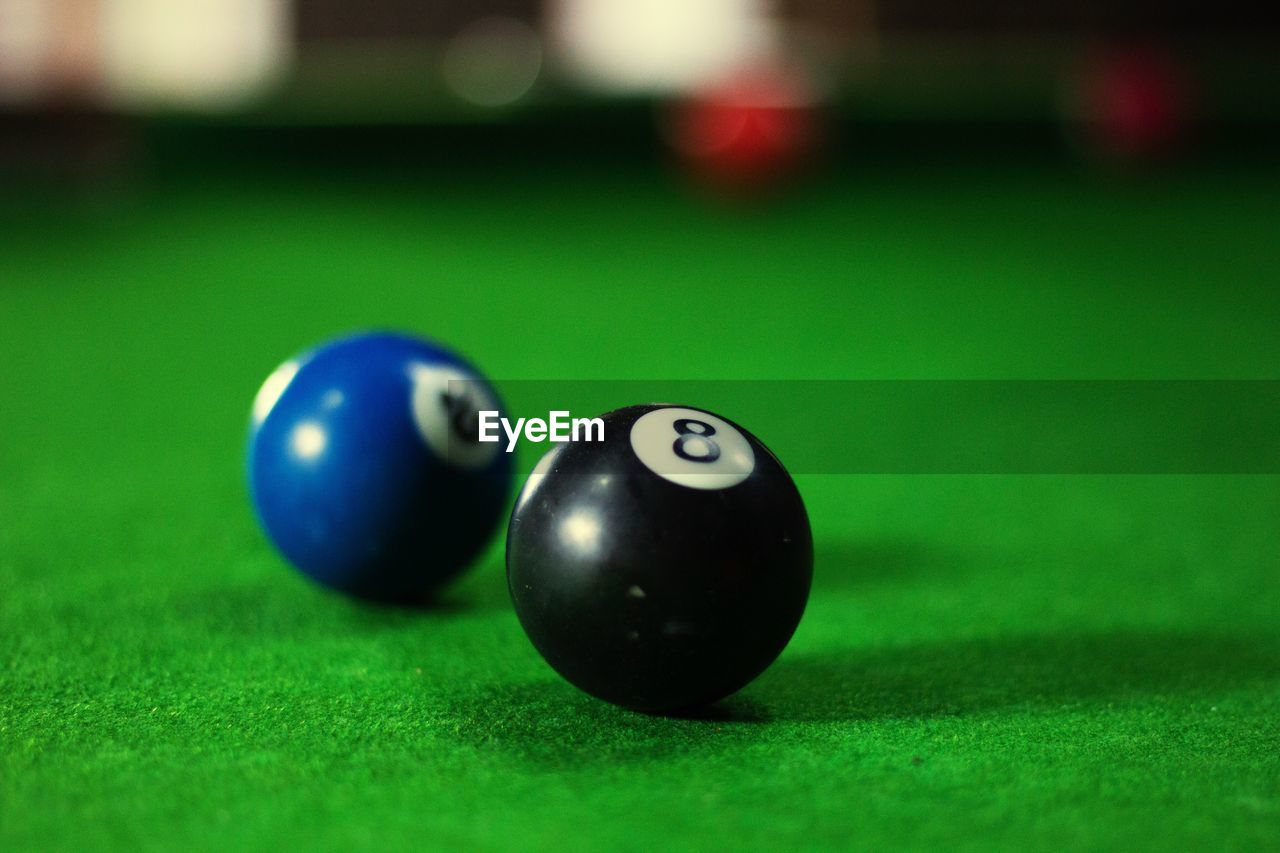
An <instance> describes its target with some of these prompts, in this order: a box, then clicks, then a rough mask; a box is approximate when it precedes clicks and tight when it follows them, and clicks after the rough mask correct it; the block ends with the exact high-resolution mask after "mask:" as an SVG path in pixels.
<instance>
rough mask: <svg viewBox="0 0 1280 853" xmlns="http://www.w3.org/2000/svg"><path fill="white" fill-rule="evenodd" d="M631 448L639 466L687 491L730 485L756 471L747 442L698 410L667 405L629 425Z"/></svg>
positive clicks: (709, 415) (725, 424) (727, 426)
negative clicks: (642, 465)
mask: <svg viewBox="0 0 1280 853" xmlns="http://www.w3.org/2000/svg"><path fill="white" fill-rule="evenodd" d="M631 449H632V451H633V452H634V453H635V454H636V458H638V459H639V460H640V461H641V462H643V463H644V465H645V467H646V468H648V469H649V470H650V471H652V472H653V473H655V474H657V475H658V476H659V477H662V478H663V479H664V480H669V481H671V482H672V483H675V484H677V485H680V486H687V487H689V488H691V489H727V488H729V487H730V486H736V485H737V484H738V483H741V482H742V481H743V480H745V479H747V477H750V476H751V472H752V471H754V470H755V467H756V455H755V451H753V450H752V449H751V443H750V442H748V441H747V439H746V437H745V436H744V435H743V434H742V433H741V432H739V431H738V429H737V428H736V427H734V426H733V425H732V424H730V423H729V422H727V421H725V420H722V419H721V418H717V417H716V416H715V415H713V414H710V413H708V412H703V411H699V410H698V409H685V408H680V407H676V406H671V407H668V408H664V409H654V410H653V411H652V412H646V413H645V414H643V415H641V416H640V417H639V418H638V419H637V420H636V422H635V423H634V424H632V425H631Z"/></svg>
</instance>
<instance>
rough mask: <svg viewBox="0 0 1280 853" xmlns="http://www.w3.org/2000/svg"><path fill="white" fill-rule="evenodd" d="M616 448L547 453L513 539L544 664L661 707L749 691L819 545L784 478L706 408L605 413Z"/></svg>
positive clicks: (520, 584)
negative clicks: (814, 545)
mask: <svg viewBox="0 0 1280 853" xmlns="http://www.w3.org/2000/svg"><path fill="white" fill-rule="evenodd" d="M603 421H604V440H603V441H586V440H578V441H574V442H571V443H568V444H563V445H561V446H559V447H557V448H556V449H554V450H552V451H551V452H549V453H548V454H547V455H546V456H544V457H543V458H542V460H541V461H540V462H539V463H538V465H537V467H536V468H535V469H534V471H533V473H531V474H530V476H529V480H528V482H527V483H526V484H525V487H524V490H523V491H522V492H521V494H520V497H519V498H518V500H517V502H516V506H515V509H514V511H513V512H512V515H511V525H510V529H509V530H508V534H507V583H508V585H509V587H510V590H511V598H512V600H513V601H514V603H515V609H516V614H517V615H518V616H519V618H520V623H521V625H522V626H523V627H524V629H525V632H526V633H528V635H529V638H530V639H531V640H532V641H533V644H534V646H535V647H537V649H538V651H539V652H540V653H541V654H542V656H543V657H544V658H546V660H547V662H548V663H549V664H551V666H552V667H553V668H554V669H555V670H556V671H557V672H559V673H560V674H561V675H562V676H564V677H565V678H566V679H568V680H569V681H570V682H571V683H573V684H574V685H576V686H578V687H579V688H581V689H582V690H585V691H586V692H587V693H590V694H592V695H594V696H597V697H599V698H601V699H604V700H606V701H609V702H613V703H615V704H618V705H622V706H625V707H628V708H634V709H637V710H642V711H649V712H670V711H680V710H687V709H692V708H696V707H698V706H701V705H706V704H709V703H712V702H715V701H717V700H719V699H722V698H724V697H725V696H728V695H729V694H730V693H733V692H735V691H737V690H738V689H740V688H742V687H743V686H745V685H746V684H747V683H748V682H750V681H751V680H752V679H754V678H755V677H756V676H757V675H759V674H760V673H761V672H763V671H764V670H765V668H766V667H768V666H769V664H771V663H772V662H773V660H774V659H775V658H776V657H777V656H778V654H779V653H781V651H782V649H783V648H784V647H785V646H786V644H787V641H788V640H790V639H791V635H792V633H793V632H794V631H795V629H796V625H797V624H799V622H800V616H801V615H802V614H803V612H804V607H805V603H806V601H807V600H808V597H809V585H810V581H811V580H812V576H813V536H812V534H811V532H810V529H809V518H808V515H807V514H806V513H805V508H804V502H803V501H802V500H801V498H800V493H799V491H798V490H797V489H796V485H795V483H794V482H793V481H792V479H791V476H790V475H789V474H788V473H787V471H786V469H784V468H783V467H782V464H781V463H780V462H779V461H778V460H777V458H776V457H775V456H774V455H773V454H772V453H770V452H769V449H768V448H766V447H765V446H764V444H762V443H761V442H760V441H759V439H757V438H756V437H755V436H753V435H752V434H751V433H749V432H747V431H746V430H744V429H743V428H741V427H739V426H737V425H736V424H734V423H733V422H731V421H729V420H727V419H725V418H722V417H720V416H718V415H714V414H712V413H710V412H707V411H704V410H702V409H693V408H688V407H681V406H667V405H646V406H630V407H627V408H624V409H618V410H616V411H613V412H609V413H608V414H606V415H604V416H603Z"/></svg>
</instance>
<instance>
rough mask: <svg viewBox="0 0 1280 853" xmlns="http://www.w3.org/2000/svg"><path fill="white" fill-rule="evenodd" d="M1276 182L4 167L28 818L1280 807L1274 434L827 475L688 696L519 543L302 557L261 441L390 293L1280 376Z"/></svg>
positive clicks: (647, 836) (941, 835) (577, 336)
mask: <svg viewBox="0 0 1280 853" xmlns="http://www.w3.org/2000/svg"><path fill="white" fill-rule="evenodd" d="M1278 197H1280V172H1277V171H1276V170H1274V169H1270V170H1267V169H1256V168H1255V169H1243V168H1242V169H1239V170H1235V171H1230V170H1221V169H1218V170H1211V169H1207V168H1194V167H1193V168H1191V169H1189V170H1188V171H1185V172H1182V173H1177V174H1171V175H1165V176H1162V177H1160V178H1156V179H1151V180H1139V181H1112V180H1106V179H1099V178H1097V177H1088V176H1083V175H1082V174H1081V173H1080V172H1079V171H1078V170H1077V169H1074V168H1068V167H1065V166H1061V165H1039V166H1037V165H1034V164H1031V165H1027V164H1024V165H1022V166H1019V167H1017V168H1013V169H1009V168H996V167H987V168H982V169H971V170H956V169H949V170H948V169H941V168H937V169H933V170H929V169H919V170H915V169H907V168H901V169H898V170H896V171H893V172H892V173H890V174H886V175H881V176H874V175H872V174H870V173H850V174H837V175H835V176H833V177H831V178H830V179H829V180H828V181H826V182H825V183H823V184H821V185H817V186H812V187H810V188H808V189H807V190H805V191H803V192H801V193H799V194H798V195H796V196H794V197H792V198H789V199H785V200H783V201H781V202H780V203H778V204H776V205H773V206H771V207H766V208H764V209H762V210H756V211H740V210H725V209H722V208H720V207H718V206H716V205H714V204H706V203H703V202H701V201H699V200H698V199H697V198H694V197H691V196H690V195H689V194H688V193H687V192H685V191H684V190H682V189H680V188H679V187H678V186H675V185H673V184H671V183H670V182H667V181H665V180H663V179H661V178H660V177H657V176H654V175H650V174H647V173H636V172H626V171H622V170H610V169H605V168H601V167H594V166H590V165H584V166H582V167H580V168H576V167H565V166H562V167H560V168H559V169H558V170H553V171H551V172H546V171H537V170H531V171H530V172H529V173H528V174H524V175H523V176H521V177H515V176H513V175H512V174H510V173H504V174H500V175H493V174H487V173H484V172H483V170H475V173H469V174H464V175H459V174H434V173H432V174H428V175H414V176H411V177H410V178H409V179H390V178H386V177H382V178H379V177H377V176H368V175H365V176H355V177H353V176H335V177H332V178H328V179H326V178H318V177H316V176H314V175H301V174H285V175H283V176H279V177H275V178H271V177H267V176H264V175H257V176H256V177H253V178H252V179H251V178H249V177H237V175H236V174H235V173H231V174H218V175H212V176H208V177H205V176H201V175H200V174H199V173H198V172H195V173H192V174H186V175H184V176H183V177H182V178H181V179H176V178H170V179H168V180H167V181H166V182H165V183H164V184H163V185H162V186H161V187H160V188H152V189H134V190H126V191H124V192H122V193H120V194H118V195H114V196H111V197H110V198H108V199H103V198H95V199H91V200H89V201H87V202H86V201H83V200H81V201H79V202H77V203H75V204H67V205H58V204H53V205H45V206H42V207H39V208H37V209H35V210H32V209H30V208H26V207H24V208H22V209H18V208H17V207H16V206H15V208H14V209H12V210H7V211H6V212H5V214H4V226H5V230H4V234H3V237H0V319H2V321H3V324H2V327H0V328H2V331H0V365H2V368H0V370H2V373H0V384H2V390H3V392H4V393H3V396H4V399H5V402H4V404H3V405H0V847H3V848H5V849H10V850H18V849H21V850H26V849H30V850H37V849H38V850H51V849H68V850H70V849H84V848H102V847H115V846H135V845H141V846H144V847H147V848H151V849H160V848H164V849H178V848H186V849H190V848H195V849H210V850H212V849H227V848H253V849H264V848H281V847H283V846H287V845H291V844H298V843H300V844H305V845H314V846H319V847H322V848H329V849H339V848H343V849H345V848H353V847H354V848H368V849H374V848H376V849H385V848H388V847H389V848H409V847H421V846H454V847H462V846H465V847H478V848H481V849H503V848H508V847H512V848H541V849H562V848H563V847H564V846H565V845H569V846H571V847H576V848H600V847H606V848H618V849H632V850H652V849H663V848H664V849H737V848H742V847H745V848H751V849H760V850H778V849H791V848H805V847H818V848H828V847H852V848H865V849H881V848H883V847H885V846H909V847H931V846H935V845H945V846H947V847H959V848H987V847H992V846H995V847H1002V848H1007V849H1028V848H1040V849H1043V848H1052V847H1066V848H1072V849H1117V850H1119V849H1133V848H1144V849H1183V848H1185V847H1193V848H1202V849H1222V848H1227V849H1258V850H1263V849H1275V848H1276V846H1277V845H1278V844H1280V537H1277V526H1278V524H1277V522H1278V521H1280V489H1277V485H1278V484H1277V480H1276V478H1275V477H1267V476H1173V475H1170V476H1074V477H1073V476H990V475H988V476H925V475H921V476H835V475H816V474H815V475H805V476H802V477H800V478H799V480H800V486H801V489H802V491H803V493H804V496H805V499H806V501H807V504H808V506H809V509H810V513H811V517H812V521H813V525H814V530H815V536H816V542H817V560H818V562H817V567H816V580H815V588H814V592H813V597H812V600H811V602H810V607H809V611H808V613H807V615H806V617H805V620H804V622H803V623H802V625H801V627H800V629H799V631H798V633H797V634H796V637H795V639H794V641H793V642H792V644H791V646H790V647H789V648H788V649H787V651H786V652H785V653H784V655H783V656H782V658H781V659H780V660H779V661H778V663H777V664H776V665H775V666H774V667H773V668H772V669H771V670H770V671H769V672H767V673H766V674H765V675H764V676H762V677H761V678H760V679H759V680H758V681H757V682H756V683H754V684H752V685H751V686H750V687H748V688H747V689H746V690H744V691H743V692H742V693H740V694H739V695H737V696H736V697H734V698H732V699H730V700H728V701H727V702H726V703H724V705H723V706H722V707H721V708H719V709H715V710H714V711H712V712H709V713H708V714H706V715H704V716H703V717H701V718H692V719H667V718H655V717H646V716H642V715H636V714H632V713H628V712H625V711H621V710H618V709H614V708H612V707H609V706H606V705H602V704H600V703H598V702H595V701H593V700H591V699H589V698H587V697H585V696H583V695H581V694H579V693H577V692H576V691H575V690H574V689H573V688H571V687H570V686H568V685H567V684H565V683H564V682H562V681H561V680H559V679H558V678H557V677H556V676H555V674H554V673H552V672H551V671H550V669H549V668H548V667H546V666H545V665H544V664H543V663H542V661H541V660H540V659H539V658H538V656H537V654H536V653H535V652H534V650H533V649H532V647H531V646H530V645H529V644H528V642H527V641H526V640H525V638H524V636H523V635H522V633H521V630H520V628H519V626H518V624H517V622H516V620H515V617H514V615H513V614H512V611H511V608H510V605H509V602H508V600H507V597H506V591H505V587H504V579H503V572H502V565H501V550H500V547H501V546H500V543H495V546H494V548H493V549H492V550H491V551H490V553H489V554H488V555H487V556H486V558H485V559H484V560H483V561H482V563H481V564H480V565H479V566H478V567H477V568H476V570H475V571H474V572H473V573H472V574H471V575H470V576H468V577H467V578H466V579H465V580H464V581H463V582H461V583H460V584H459V585H458V586H456V587H455V588H454V589H452V590H451V591H450V592H449V593H448V594H447V596H446V597H445V599H444V601H443V602H442V604H441V606H439V607H438V608H436V609H434V610H431V611H428V612H423V613H416V612H405V611H387V610H383V609H378V608H374V607H369V606H363V605H358V604H354V603H351V602H348V601H345V600H343V599H341V598H339V597H337V596H334V595H330V594H326V593H324V592H322V591H319V590H317V589H315V588H313V587H311V586H309V585H308V584H307V583H306V582H305V581H303V580H302V579H300V578H299V577H297V576H296V575H295V574H294V573H293V572H292V571H291V570H290V569H288V568H287V567H286V566H284V565H283V564H282V563H281V562H280V561H279V559H278V558H277V557H276V556H275V555H274V554H273V553H272V551H271V550H270V548H269V547H268V545H267V543H266V542H265V541H264V540H263V538H262V536H261V535H260V534H259V532H258V531H257V529H256V527H255V525H254V522H253V519H252V517H251V514H250V511H249V508H248V504H247V500H246V497H245V494H244V488H243V483H242V464H243V463H242V458H241V454H242V440H243V436H244V429H245V419H246V412H247V407H248V403H249V400H250V398H251V397H252V394H253V392H254V390H255V388H256V386H257V384H258V383H259V382H260V381H261V379H262V378H263V377H264V376H265V375H266V373H267V372H268V371H269V370H270V369H271V368H272V367H273V366H274V365H275V363H276V362H278V361H279V360H281V359H282V358H283V357H284V356H286V355H288V354H289V353H291V352H292V351H295V350H297V349H298V348H300V347H301V346H304V345H307V344H309V343H311V342H313V341H315V340H318V339H321V338H324V337H328V336H330V335H332V334H335V333H338V332H341V331H345V330H347V329H351V328H356V327H364V326H384V325H393V326H398V327H407V328H411V329H416V330H419V331H423V332H426V333H429V334H431V335H434V336H437V337H439V338H441V339H443V340H446V341H449V342H451V343H453V344H454V345H456V346H457V347H458V348H460V349H461V350H463V351H464V352H467V353H468V354H470V355H471V356H472V357H474V358H475V360H476V361H478V362H479V363H480V364H481V365H482V366H483V367H484V368H485V369H486V370H487V372H488V373H489V374H490V375H492V376H494V377H497V378H498V379H499V380H501V379H503V378H505V379H510V380H514V379H556V378H590V379H603V378H635V379H664V378H670V379H684V378H697V379H706V378H717V379H720V378H736V379H753V378H772V379H810V378H824V379H842V378H869V377H889V378H1274V377H1275V375H1276V364H1277V356H1278V355H1280V335H1277V333H1276V330H1277V328H1278V326H1277V321H1280V289H1278V288H1277V287H1276V284H1277V279H1276V274H1277V273H1276V271H1277V269H1278V268H1280V241H1278V240H1277V239H1276V235H1277V234H1280V205H1277V204H1276V199H1277V198H1278ZM695 303H697V304H703V305H709V306H711V307H712V309H713V310H712V311H711V312H710V313H709V314H708V313H707V312H697V311H691V310H689V309H690V305H691V304H695ZM618 402H619V403H620V404H622V403H629V402H638V401H631V400H619V401H618ZM693 402H696V401H693ZM726 414H729V415H731V416H732V414H733V413H726ZM805 414H807V415H814V414H815V413H805ZM816 414H819V415H820V414H822V413H816ZM747 426H750V424H747ZM837 426H838V425H837ZM762 437H763V438H764V439H765V440H766V441H767V440H768V436H767V435H766V436H762ZM522 462H523V464H524V465H525V466H526V467H527V466H528V465H529V464H531V462H532V459H531V458H530V457H529V456H526V457H525V458H524V459H523V460H522Z"/></svg>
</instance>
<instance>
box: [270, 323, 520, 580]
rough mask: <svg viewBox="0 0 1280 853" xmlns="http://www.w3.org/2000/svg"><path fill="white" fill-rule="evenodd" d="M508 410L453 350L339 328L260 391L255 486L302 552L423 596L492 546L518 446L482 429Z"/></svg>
mask: <svg viewBox="0 0 1280 853" xmlns="http://www.w3.org/2000/svg"><path fill="white" fill-rule="evenodd" d="M486 409H496V410H499V411H501V406H500V404H499V401H498V397H497V394H496V393H495V392H494V390H493V388H492V387H491V386H490V385H489V383H488V382H487V381H485V380H484V379H483V378H482V377H481V376H480V374H479V373H478V372H477V371H476V370H475V369H474V368H473V367H471V365H469V364H468V363H467V362H465V361H464V360H463V359H462V358H460V357H459V356H457V355H456V354H454V353H452V352H450V351H449V350H447V349H445V348H443V347H441V346H439V345H437V344H433V343H429V342H427V341H425V340H421V339H419V338H415V337H410V336H407V335H400V334H391V333H371V334H359V335H353V336H350V337H346V338H342V339H339V340H335V341H332V342H330V343H327V344H324V345H321V346H320V347H318V348H316V349H313V350H310V351H308V352H305V353H303V354H301V355H299V356H297V357H295V358H292V359H290V360H289V361H286V362H285V363H284V364H282V365H280V367H278V368H276V370H275V372H273V373H272V374H271V375H270V376H269V377H267V380H266V382H264V383H263V385H262V388H261V390H260V391H259V392H258V395H257V397H256V398H255V399H254V403H253V411H252V415H251V425H250V433H249V447H248V468H249V471H248V473H249V490H250V494H251V496H252V499H253V506H254V510H255V511H256V513H257V516H258V519H259V521H260V522H261V524H262V527H263V530H265V531H266V533H267V535H268V537H270V539H271V541H272V542H273V543H274V544H275V545H276V547H277V548H278V549H279V550H280V552H281V553H282V554H283V555H284V556H285V558H286V559H288V560H289V562H291V563H293V565H294V566H296V567H297V568H298V569H299V570H301V571H302V572H303V573H304V574H306V575H308V576H309V577H311V578H313V579H314V580H316V581H318V582H320V583H322V584H324V585H325V586H328V587H332V588H334V589H338V590H341V591H343V592H347V593H350V594H352V595H355V596H359V597H362V598H369V599H376V600H382V601H394V602H420V601H424V600H427V599H429V598H430V596H431V594H432V592H434V591H435V590H436V589H438V588H439V587H440V586H441V585H442V584H443V583H445V582H446V581H448V580H450V579H451V578H453V577H454V576H456V575H457V574H458V573H460V572H461V571H462V570H463V569H464V568H465V567H466V566H467V564H468V563H470V562H471V561H472V560H473V559H474V558H475V557H476V556H477V555H478V554H479V552H480V551H481V550H482V549H483V548H484V546H485V544H486V542H487V541H488V540H489V538H490V537H491V536H492V534H493V532H494V530H495V529H496V527H497V525H498V522H499V520H500V519H501V517H502V515H503V510H504V508H505V506H506V501H507V495H508V493H509V491H510V488H511V480H512V466H511V456H510V455H509V454H507V453H505V452H503V449H502V446H501V445H500V444H498V443H488V442H485V443H481V442H479V441H477V440H476V438H477V417H476V413H477V412H478V411H480V410H486Z"/></svg>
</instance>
